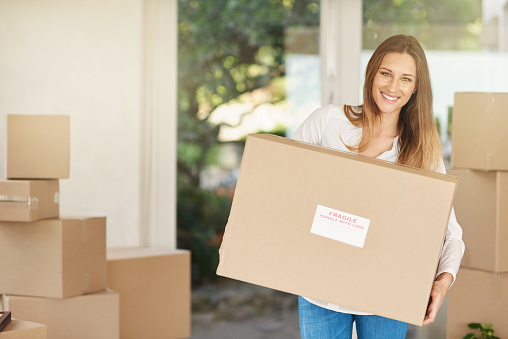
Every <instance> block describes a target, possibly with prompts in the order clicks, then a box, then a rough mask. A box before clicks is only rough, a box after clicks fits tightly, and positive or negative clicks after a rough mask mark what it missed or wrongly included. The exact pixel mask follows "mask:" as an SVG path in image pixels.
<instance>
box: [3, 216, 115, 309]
mask: <svg viewBox="0 0 508 339" xmlns="http://www.w3.org/2000/svg"><path fill="white" fill-rule="evenodd" d="M0 258H4V259H5V260H0V272H1V274H0V293H5V294H17V295H26V296H37V297H48V298H67V297H71V296H75V295H80V294H84V293H92V292H96V291H102V290H104V289H105V288H106V218H103V217H100V218H84V219H78V218H75V219H46V220H41V221H36V222H32V223H9V222H0ZM14 316H16V315H14ZM18 317H19V316H18Z"/></svg>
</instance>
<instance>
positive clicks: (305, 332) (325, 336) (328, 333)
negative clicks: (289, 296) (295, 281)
mask: <svg viewBox="0 0 508 339" xmlns="http://www.w3.org/2000/svg"><path fill="white" fill-rule="evenodd" d="M298 315H299V318H300V334H301V337H302V339H351V338H352V336H353V322H356V334H357V335H358V339H399V338H401V339H402V338H405V337H406V333H407V328H408V324H407V323H404V322H401V321H398V320H393V319H388V318H383V317H380V316H377V315H355V314H348V313H341V312H336V311H332V310H329V309H326V308H323V307H319V306H317V305H314V304H313V303H310V302H308V301H307V300H305V299H304V298H302V297H298Z"/></svg>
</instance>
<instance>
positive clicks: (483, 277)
mask: <svg viewBox="0 0 508 339" xmlns="http://www.w3.org/2000/svg"><path fill="white" fill-rule="evenodd" d="M507 319H508V274H507V273H501V274H499V273H490V272H485V271H480V270H472V269H467V268H461V269H460V270H459V273H458V275H457V281H456V282H455V283H454V284H453V287H452V288H451V289H450V291H449V293H448V316H447V330H446V334H447V335H446V337H447V338H449V339H455V338H457V339H459V338H460V339H462V338H463V337H464V336H465V335H466V334H467V333H475V334H479V332H478V331H476V330H471V329H469V328H468V327H467V324H469V323H482V324H492V325H493V327H492V328H493V329H494V331H495V332H494V335H495V336H497V337H499V338H508V322H507V321H506V320H507Z"/></svg>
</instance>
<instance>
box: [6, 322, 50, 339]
mask: <svg viewBox="0 0 508 339" xmlns="http://www.w3.org/2000/svg"><path fill="white" fill-rule="evenodd" d="M47 338H48V327H47V326H46V325H42V324H37V323H34V322H31V321H25V320H18V319H12V321H11V323H10V324H9V325H7V327H6V328H5V329H4V330H3V331H2V332H0V339H47Z"/></svg>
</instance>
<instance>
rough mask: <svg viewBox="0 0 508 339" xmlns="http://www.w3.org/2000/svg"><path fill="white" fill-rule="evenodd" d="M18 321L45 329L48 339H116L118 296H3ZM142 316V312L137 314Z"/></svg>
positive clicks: (117, 336) (96, 294) (101, 293)
mask: <svg viewBox="0 0 508 339" xmlns="http://www.w3.org/2000/svg"><path fill="white" fill-rule="evenodd" d="M2 299H3V307H4V309H6V310H7V309H8V310H10V311H11V312H12V314H15V315H16V316H17V317H19V318H22V319H26V320H29V321H33V322H36V323H41V324H45V325H47V326H48V338H51V339H69V338H72V339H90V338H100V339H118V338H119V337H120V336H119V302H120V298H119V295H118V293H116V292H114V291H111V290H106V291H102V292H98V293H92V294H86V295H80V296H77V297H72V298H66V299H51V298H36V297H25V296H13V295H3V298H2ZM139 311H140V312H142V310H139Z"/></svg>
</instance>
